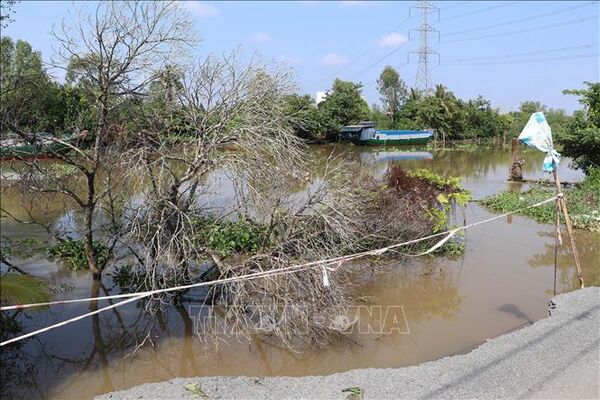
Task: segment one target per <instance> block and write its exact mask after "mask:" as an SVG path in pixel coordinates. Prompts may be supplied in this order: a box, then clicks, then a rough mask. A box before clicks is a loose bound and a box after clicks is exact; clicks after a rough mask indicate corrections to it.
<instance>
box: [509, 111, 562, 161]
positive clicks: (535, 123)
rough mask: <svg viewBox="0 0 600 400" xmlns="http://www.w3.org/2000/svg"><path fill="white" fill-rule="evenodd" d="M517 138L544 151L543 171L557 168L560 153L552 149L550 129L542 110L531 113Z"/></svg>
mask: <svg viewBox="0 0 600 400" xmlns="http://www.w3.org/2000/svg"><path fill="white" fill-rule="evenodd" d="M519 140H520V141H521V142H522V143H525V144H526V145H528V146H531V147H534V148H536V149H538V150H541V151H543V152H544V153H546V157H545V158H544V171H545V172H552V171H554V170H556V169H557V168H558V164H559V163H560V154H558V152H556V150H554V145H553V144H552V130H551V129H550V125H548V121H546V117H545V116H544V113H542V112H536V113H533V114H531V117H529V121H528V122H527V125H525V128H523V131H522V132H521V134H520V135H519Z"/></svg>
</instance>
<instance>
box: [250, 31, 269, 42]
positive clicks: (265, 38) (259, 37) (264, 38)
mask: <svg viewBox="0 0 600 400" xmlns="http://www.w3.org/2000/svg"><path fill="white" fill-rule="evenodd" d="M252 41H254V42H258V43H264V42H270V41H271V36H269V35H268V34H266V33H265V32H258V33H256V34H255V35H254V36H252Z"/></svg>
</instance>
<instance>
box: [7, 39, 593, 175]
mask: <svg viewBox="0 0 600 400" xmlns="http://www.w3.org/2000/svg"><path fill="white" fill-rule="evenodd" d="M0 47H1V59H0V63H1V64H0V67H1V69H2V73H1V75H0V80H1V84H2V90H1V91H0V115H1V118H0V129H1V132H2V133H3V134H4V133H6V132H10V131H12V130H14V129H15V127H19V128H20V129H21V130H30V131H49V132H53V133H56V134H66V135H68V134H70V133H72V132H73V131H74V129H75V128H76V127H78V128H79V129H85V127H86V125H90V126H93V123H94V121H93V118H94V117H93V116H94V115H95V110H93V109H92V107H91V106H90V105H91V104H94V101H93V100H94V99H93V98H91V96H94V90H93V83H92V82H87V81H86V80H85V79H82V78H81V77H82V76H84V75H85V74H82V72H83V71H85V68H86V60H85V58H84V59H79V60H77V61H73V62H72V63H70V64H69V66H68V69H67V72H66V79H65V83H63V84H60V83H57V82H56V80H54V79H53V78H52V77H50V76H49V75H48V73H47V72H46V70H45V68H44V65H43V62H42V58H41V54H40V52H39V51H35V50H33V49H32V47H31V45H29V43H27V42H26V41H23V40H17V41H14V40H13V39H11V38H10V37H3V38H2V39H1V41H0ZM90 61H93V60H90ZM90 64H92V65H93V62H90ZM586 84H587V88H585V89H577V90H566V91H565V92H564V93H565V94H569V95H577V96H579V97H580V99H581V100H580V101H581V104H582V109H581V110H578V111H577V112H575V113H574V115H573V116H569V115H568V114H567V113H566V112H565V111H564V110H561V109H552V108H548V107H547V106H545V105H543V104H541V103H540V102H535V101H525V102H523V103H522V104H521V106H520V108H519V110H517V111H511V112H508V113H502V112H501V111H500V110H499V109H498V108H496V107H493V105H492V104H491V102H490V101H489V100H487V99H485V98H484V97H482V96H478V97H477V98H475V99H469V100H464V99H460V98H458V97H457V96H456V95H455V94H454V93H453V92H452V91H451V90H450V89H448V88H447V87H445V86H444V85H441V84H438V85H436V86H435V87H434V88H433V89H432V90H431V91H428V92H421V91H419V90H416V89H414V88H409V87H408V85H407V84H406V83H405V82H404V81H403V80H402V78H401V77H400V75H399V74H398V72H397V71H396V70H395V69H394V68H392V67H391V66H386V67H385V68H384V69H383V71H382V72H381V74H380V76H379V79H378V80H377V88H378V91H379V94H380V104H373V105H371V106H370V107H369V105H368V103H367V102H366V101H365V99H364V98H363V97H362V88H363V87H362V84H361V83H357V82H352V81H344V80H341V79H335V80H334V82H333V84H332V86H331V88H330V89H329V90H328V91H327V95H326V97H325V99H324V100H323V101H321V102H320V103H319V104H316V102H315V101H314V100H313V98H312V97H311V96H309V95H302V94H290V95H288V96H287V101H286V108H287V113H288V114H289V116H290V121H291V123H292V125H293V128H294V131H295V133H296V135H297V136H299V137H300V138H302V139H305V140H307V141H309V142H313V143H322V142H333V141H337V140H338V133H339V131H340V129H341V128H342V127H343V126H345V125H350V124H356V123H358V122H359V121H361V120H372V121H375V122H376V124H377V127H378V128H379V129H433V130H434V132H435V137H436V139H437V140H438V141H442V142H446V141H453V140H465V139H488V140H496V141H504V140H507V139H509V138H512V137H515V136H517V135H518V134H519V133H520V131H521V129H522V128H523V127H524V126H525V124H526V123H527V120H528V119H529V117H530V115H531V114H532V113H533V112H537V111H543V112H544V113H545V114H546V117H547V120H548V122H549V123H550V126H551V127H552V130H553V133H554V137H555V139H556V141H557V143H558V145H559V147H560V148H561V150H562V151H563V152H564V153H565V155H568V156H570V157H572V158H573V159H574V160H575V163H576V164H577V165H578V166H580V167H581V168H584V169H586V168H588V166H589V165H597V164H598V163H599V160H598V156H597V155H598V154H600V151H599V150H598V146H599V143H600V138H599V136H600V133H599V128H598V126H599V121H598V115H599V114H600V112H599V111H598V109H599V107H600V105H599V104H600V100H599V99H600V94H599V91H600V89H599V88H598V86H599V84H598V83H586ZM178 85H180V77H178V76H177V73H176V72H175V71H171V70H169V69H168V68H167V69H166V70H165V71H163V72H162V75H161V78H160V79H159V80H157V81H156V82H154V83H153V84H152V85H151V86H150V87H149V88H148V89H147V91H146V93H144V94H143V95H141V96H136V97H131V98H128V99H125V100H124V101H121V103H120V104H119V106H118V107H116V111H117V112H115V113H114V115H115V116H116V117H115V118H114V121H111V122H112V123H114V124H117V125H119V127H121V128H124V129H125V130H135V127H136V113H135V112H133V111H132V110H135V109H136V107H140V106H142V107H144V108H145V109H146V110H148V112H151V113H156V114H164V113H165V112H166V111H167V110H168V109H169V108H170V107H171V105H170V103H171V102H172V101H173V99H172V92H173V91H174V90H176V88H177V86H178ZM171 108H172V107H171ZM86 120H87V123H86ZM171 127H172V128H171V129H177V130H179V131H180V132H179V133H180V134H181V135H182V136H185V129H184V127H179V125H178V123H177V117H176V116H175V121H173V123H172V124H171ZM592 151H593V152H592Z"/></svg>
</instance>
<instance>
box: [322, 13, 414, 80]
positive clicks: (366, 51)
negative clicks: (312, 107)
mask: <svg viewBox="0 0 600 400" xmlns="http://www.w3.org/2000/svg"><path fill="white" fill-rule="evenodd" d="M410 19H411V16H409V17H408V18H406V19H404V20H402V21H401V22H400V23H399V24H398V25H396V26H395V27H394V28H393V29H392V32H395V31H396V30H397V29H399V28H400V27H401V26H402V25H404V24H406V23H407V22H408V21H410ZM408 41H410V39H409V40H407V42H408ZM407 42H404V43H403V44H402V45H400V46H399V47H402V46H404V45H405V44H406V43H407ZM377 47H379V46H378V44H377V43H375V44H374V45H372V46H371V47H369V48H368V49H367V50H365V51H364V52H362V53H361V54H360V55H358V56H357V57H355V58H354V60H352V61H351V62H350V63H348V64H347V65H345V66H344V67H342V68H340V69H339V70H337V71H336V72H335V74H333V75H331V76H328V77H326V78H323V79H321V80H320V81H318V82H315V83H314V84H312V85H310V87H316V86H318V85H320V84H321V83H323V82H325V81H328V80H331V79H332V78H334V77H335V76H337V75H339V74H340V73H341V72H344V71H346V70H348V68H350V67H352V66H353V65H355V64H356V62H357V61H359V60H360V59H362V58H363V57H365V56H366V55H368V54H370V53H371V52H372V51H373V50H375V49H376V48H377ZM399 47H397V48H396V49H394V50H393V51H392V52H391V53H389V54H388V55H390V54H392V53H394V52H395V51H396V50H398V48H399ZM385 57H387V56H384V58H385Z"/></svg>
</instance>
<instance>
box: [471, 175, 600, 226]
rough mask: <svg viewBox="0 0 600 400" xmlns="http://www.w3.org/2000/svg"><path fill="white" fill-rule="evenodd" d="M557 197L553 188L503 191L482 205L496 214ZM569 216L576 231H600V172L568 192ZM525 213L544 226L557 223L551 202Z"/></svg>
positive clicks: (529, 209) (523, 212) (543, 187)
mask: <svg viewBox="0 0 600 400" xmlns="http://www.w3.org/2000/svg"><path fill="white" fill-rule="evenodd" d="M555 194H556V191H555V189H554V187H553V186H538V187H535V188H533V189H530V190H528V191H526V192H523V193H519V192H501V193H498V194H496V195H494V196H490V197H487V198H485V199H483V200H482V201H481V204H482V205H484V206H486V207H488V208H490V209H491V210H494V211H499V212H510V211H515V210H518V209H520V208H523V207H527V206H529V205H532V204H535V203H537V202H540V201H542V200H545V199H547V198H549V197H552V196H553V195H555ZM564 194H565V201H566V203H567V207H568V208H569V215H570V217H571V220H572V222H573V225H574V226H575V227H576V228H580V229H587V230H591V231H600V169H599V168H595V169H591V170H589V171H588V175H587V176H586V178H585V180H584V181H583V182H581V183H580V184H578V185H577V186H576V187H575V188H573V189H566V190H564ZM522 214H523V215H525V216H527V217H530V218H533V219H534V220H536V221H538V222H542V223H548V224H551V223H554V222H555V221H556V205H555V204H554V203H547V204H544V205H542V206H540V207H533V208H528V209H526V210H524V211H522Z"/></svg>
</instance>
